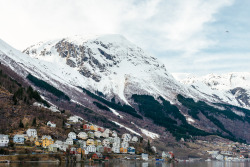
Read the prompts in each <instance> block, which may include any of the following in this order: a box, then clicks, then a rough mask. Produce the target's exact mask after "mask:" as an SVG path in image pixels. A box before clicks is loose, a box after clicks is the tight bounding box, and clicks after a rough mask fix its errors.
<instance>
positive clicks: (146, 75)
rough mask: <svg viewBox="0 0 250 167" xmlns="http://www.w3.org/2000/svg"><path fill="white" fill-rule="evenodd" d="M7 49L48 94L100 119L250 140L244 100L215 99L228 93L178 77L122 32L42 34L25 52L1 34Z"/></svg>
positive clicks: (173, 134)
mask: <svg viewBox="0 0 250 167" xmlns="http://www.w3.org/2000/svg"><path fill="white" fill-rule="evenodd" d="M0 51H1V52H0V60H1V62H2V63H3V64H5V65H6V66H8V67H10V68H12V69H13V70H14V71H15V72H16V73H17V74H19V75H20V76H21V77H22V78H23V79H24V80H25V81H26V82H28V83H29V84H31V85H33V86H34V87H35V88H36V89H37V90H39V91H40V93H41V94H42V96H43V97H44V98H45V99H46V100H48V101H49V102H51V103H52V104H54V105H56V106H59V107H62V108H64V109H68V110H70V111H71V112H73V113H75V114H77V115H80V116H82V117H83V118H86V119H87V120H90V121H91V122H97V124H98V123H99V124H100V126H103V125H102V124H105V122H109V121H111V122H113V123H115V124H116V125H119V126H121V127H125V129H127V130H128V129H130V130H129V131H131V132H132V133H135V134H137V135H142V136H144V137H146V136H145V133H143V132H145V130H147V131H149V132H154V133H155V135H156V136H158V137H159V141H161V142H162V143H164V142H165V141H166V140H168V141H171V142H173V141H175V138H176V139H181V138H182V137H183V138H186V139H188V138H191V137H192V136H204V135H210V134H216V135H220V136H223V137H227V138H230V139H232V140H236V139H240V138H242V139H243V140H246V141H248V142H249V141H250V136H249V135H248V134H246V130H243V131H234V129H233V128H232V127H233V126H235V125H236V124H237V125H238V127H239V128H243V127H249V119H248V118H249V115H248V114H247V113H248V112H249V110H247V111H243V113H245V115H244V116H238V115H237V114H235V113H234V112H232V110H234V111H235V112H241V109H240V108H235V107H234V106H230V107H228V106H222V107H221V106H220V105H221V104H212V103H213V102H216V103H218V102H223V101H220V100H218V99H216V98H214V97H213V96H210V95H208V94H205V93H203V92H200V91H198V90H197V89H194V88H192V87H190V86H185V85H183V84H181V83H179V82H178V81H176V80H175V79H174V78H173V77H172V75H171V74H169V73H168V72H167V70H166V69H165V67H164V65H162V64H161V63H159V62H158V60H157V59H156V58H154V57H152V56H150V55H148V54H146V53H145V52H144V51H143V50H142V49H140V48H139V47H137V46H135V45H134V44H132V43H130V42H129V41H127V40H126V39H125V38H124V37H122V36H120V35H104V36H99V37H88V38H83V37H79V36H76V37H73V38H65V39H59V40H54V41H47V42H40V43H38V44H36V45H34V46H31V47H29V48H27V49H26V50H25V51H24V53H21V52H19V51H17V50H15V49H13V48H12V47H10V46H8V45H7V44H6V43H4V42H3V41H0ZM190 99H192V100H193V99H194V100H193V101H192V100H190ZM199 100H200V101H201V102H202V103H200V102H198V101H199ZM203 101H206V102H207V103H208V104H207V103H204V102H203ZM196 102H197V103H196ZM197 108H198V109H197ZM218 108H220V109H218ZM203 109H204V110H203ZM210 110H212V111H213V112H212V111H211V112H210ZM226 111H229V112H226ZM228 113H229V114H228ZM216 117H217V118H218V119H216ZM104 118H105V119H104ZM226 124H228V125H229V126H228V127H229V128H227V127H225V125H226ZM124 125H126V126H124ZM109 126H112V124H110V123H109Z"/></svg>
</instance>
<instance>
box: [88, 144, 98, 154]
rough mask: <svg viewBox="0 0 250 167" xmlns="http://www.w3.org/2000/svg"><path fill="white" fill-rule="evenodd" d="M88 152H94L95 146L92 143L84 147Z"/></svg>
mask: <svg viewBox="0 0 250 167" xmlns="http://www.w3.org/2000/svg"><path fill="white" fill-rule="evenodd" d="M86 150H87V151H88V152H90V153H95V152H96V146H94V145H89V146H88V147H87V149H86Z"/></svg>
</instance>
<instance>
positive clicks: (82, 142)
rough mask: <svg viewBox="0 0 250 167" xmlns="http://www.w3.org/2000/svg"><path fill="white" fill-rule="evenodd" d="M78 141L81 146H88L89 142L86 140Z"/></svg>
mask: <svg viewBox="0 0 250 167" xmlns="http://www.w3.org/2000/svg"><path fill="white" fill-rule="evenodd" d="M77 143H78V144H79V145H80V148H84V147H87V142H86V141H84V140H78V141H77Z"/></svg>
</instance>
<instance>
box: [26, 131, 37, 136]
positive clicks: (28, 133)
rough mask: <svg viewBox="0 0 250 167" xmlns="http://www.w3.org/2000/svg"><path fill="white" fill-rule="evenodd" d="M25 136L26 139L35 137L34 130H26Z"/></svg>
mask: <svg viewBox="0 0 250 167" xmlns="http://www.w3.org/2000/svg"><path fill="white" fill-rule="evenodd" d="M26 134H27V136H28V137H37V131H36V129H28V130H27V131H26Z"/></svg>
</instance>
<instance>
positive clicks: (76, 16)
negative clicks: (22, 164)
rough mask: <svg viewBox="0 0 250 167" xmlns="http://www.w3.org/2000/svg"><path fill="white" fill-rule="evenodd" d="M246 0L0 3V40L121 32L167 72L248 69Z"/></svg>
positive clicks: (21, 45) (20, 44)
mask: <svg viewBox="0 0 250 167" xmlns="http://www.w3.org/2000/svg"><path fill="white" fill-rule="evenodd" d="M249 6H250V1H249V0H0V38H1V39H2V40H4V41H6V42H7V43H9V44H11V45H12V46H13V47H15V48H17V49H20V50H23V49H25V48H26V47H28V46H29V45H32V44H34V43H37V42H39V41H42V40H48V39H54V38H60V37H68V36H73V35H81V34H82V35H84V34H110V33H111V34H114V33H118V34H122V35H124V36H125V37H126V38H127V39H129V40H130V41H132V42H133V43H135V44H137V45H138V46H140V47H142V48H143V49H145V50H146V51H147V52H149V53H151V54H152V55H154V56H156V57H158V58H159V60H160V61H161V62H162V63H164V64H165V65H166V68H167V70H168V71H169V72H171V73H177V72H178V73H179V72H180V73H194V74H207V73H224V72H233V71H234V72H237V71H239V72H240V71H250V10H249Z"/></svg>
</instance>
